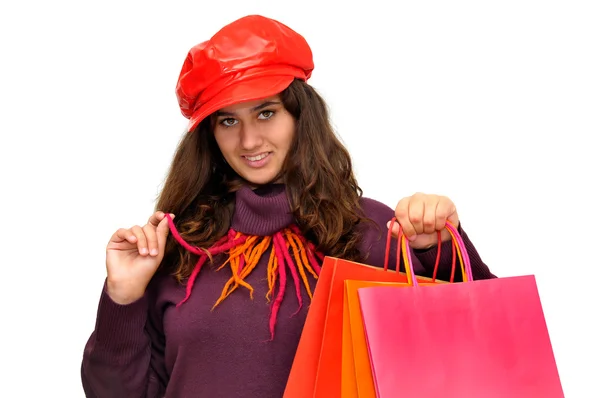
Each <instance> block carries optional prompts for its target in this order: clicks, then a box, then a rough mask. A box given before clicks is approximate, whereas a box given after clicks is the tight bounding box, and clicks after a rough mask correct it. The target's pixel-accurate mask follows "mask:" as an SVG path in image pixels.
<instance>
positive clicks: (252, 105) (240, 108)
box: [218, 95, 280, 113]
mask: <svg viewBox="0 0 600 398" xmlns="http://www.w3.org/2000/svg"><path fill="white" fill-rule="evenodd" d="M279 101H280V99H279V96H277V95H274V96H272V97H267V98H263V99H259V100H252V101H245V102H240V103H238V104H234V105H230V106H226V107H224V108H221V109H219V111H218V113H244V112H251V111H253V110H255V109H256V108H258V107H260V106H261V105H262V104H264V103H266V102H279Z"/></svg>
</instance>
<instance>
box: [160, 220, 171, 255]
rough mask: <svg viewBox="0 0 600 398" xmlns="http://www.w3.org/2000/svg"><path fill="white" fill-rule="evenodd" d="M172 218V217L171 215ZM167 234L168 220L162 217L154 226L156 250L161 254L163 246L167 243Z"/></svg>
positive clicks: (163, 249) (163, 250)
mask: <svg viewBox="0 0 600 398" xmlns="http://www.w3.org/2000/svg"><path fill="white" fill-rule="evenodd" d="M171 218H172V217H171ZM168 235H169V220H167V218H166V217H165V218H163V220H162V221H161V222H160V223H159V224H158V227H157V228H156V237H157V239H158V252H159V254H162V253H164V252H165V246H166V244H167V236H168Z"/></svg>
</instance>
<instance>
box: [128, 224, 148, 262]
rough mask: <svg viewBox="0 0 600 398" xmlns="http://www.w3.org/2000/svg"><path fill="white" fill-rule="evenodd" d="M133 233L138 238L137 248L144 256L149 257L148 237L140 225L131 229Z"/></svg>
mask: <svg viewBox="0 0 600 398" xmlns="http://www.w3.org/2000/svg"><path fill="white" fill-rule="evenodd" d="M131 232H133V234H134V235H135V237H136V238H137V247H138V251H139V252H140V254H141V255H142V256H145V255H147V254H148V242H147V241H146V235H145V234H144V231H143V230H142V227H140V226H139V225H136V226H135V227H133V228H131Z"/></svg>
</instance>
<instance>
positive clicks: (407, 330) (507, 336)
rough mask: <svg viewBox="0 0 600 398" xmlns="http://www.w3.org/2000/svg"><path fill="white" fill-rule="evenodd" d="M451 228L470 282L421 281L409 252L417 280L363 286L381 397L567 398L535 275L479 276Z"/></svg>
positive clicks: (368, 334) (362, 297)
mask: <svg viewBox="0 0 600 398" xmlns="http://www.w3.org/2000/svg"><path fill="white" fill-rule="evenodd" d="M450 229H451V231H452V238H453V241H454V245H455V246H456V248H457V249H458V252H459V259H460V262H461V267H462V269H463V275H465V276H466V278H464V279H463V280H465V282H463V283H452V284H440V285H428V286H419V285H418V283H417V281H416V280H415V279H414V271H413V270H412V262H411V260H410V256H408V259H407V260H408V264H409V267H408V269H410V273H411V274H412V276H413V277H412V279H411V284H412V286H410V287H405V288H395V287H366V288H361V289H358V295H359V300H360V305H361V312H362V317H363V323H364V329H365V335H366V340H367V344H368V350H369V356H370V361H371V369H372V373H373V379H374V383H375V385H376V393H377V396H378V397H380V398H390V397H394V398H396V397H401V398H411V397H419V398H429V397H435V398H438V397H444V398H455V397H456V398H465V397H477V398H478V397H482V398H483V397H485V398H496V397H497V398H500V397H502V398H534V397H540V398H541V397H543V398H555V397H564V394H563V391H562V386H561V382H560V378H559V374H558V370H557V366H556V362H555V358H554V354H553V350H552V345H551V342H550V337H549V334H548V330H547V326H546V321H545V318H544V313H543V310H542V305H541V302H540V297H539V294H538V290H537V285H536V280H535V277H534V276H533V275H526V276H515V277H508V278H497V279H489V280H481V281H473V276H472V274H471V268H470V262H469V258H468V254H467V251H466V249H465V247H464V244H463V242H462V239H461V238H460V235H459V234H458V232H457V231H456V229H455V228H454V226H452V225H450ZM402 240H403V246H404V247H405V250H404V251H407V250H408V243H407V242H406V239H405V238H404V236H403V237H402ZM407 271H408V270H407ZM424 380H426V381H427V382H426V383H424V382H423V381H424Z"/></svg>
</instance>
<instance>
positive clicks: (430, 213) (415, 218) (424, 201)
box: [388, 193, 459, 249]
mask: <svg viewBox="0 0 600 398" xmlns="http://www.w3.org/2000/svg"><path fill="white" fill-rule="evenodd" d="M395 213H396V219H397V220H398V223H400V225H401V226H402V230H403V232H404V235H405V236H406V238H407V239H408V240H409V242H410V246H411V247H412V248H413V249H428V248H430V247H432V246H434V245H437V241H438V238H437V231H442V241H447V240H450V239H451V236H450V233H449V232H448V231H447V230H446V228H445V225H446V221H449V222H450V223H452V224H453V225H454V226H455V227H457V228H458V223H459V220H458V213H457V212H456V206H454V203H453V202H452V201H451V200H450V199H449V198H447V197H446V196H440V195H428V194H424V193H416V194H414V195H412V196H409V197H406V198H403V199H401V200H400V201H399V202H398V205H397V206H396V212H395ZM389 227H390V223H388V228H389ZM392 234H393V235H394V236H396V237H397V236H398V224H397V223H394V225H393V229H392Z"/></svg>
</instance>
